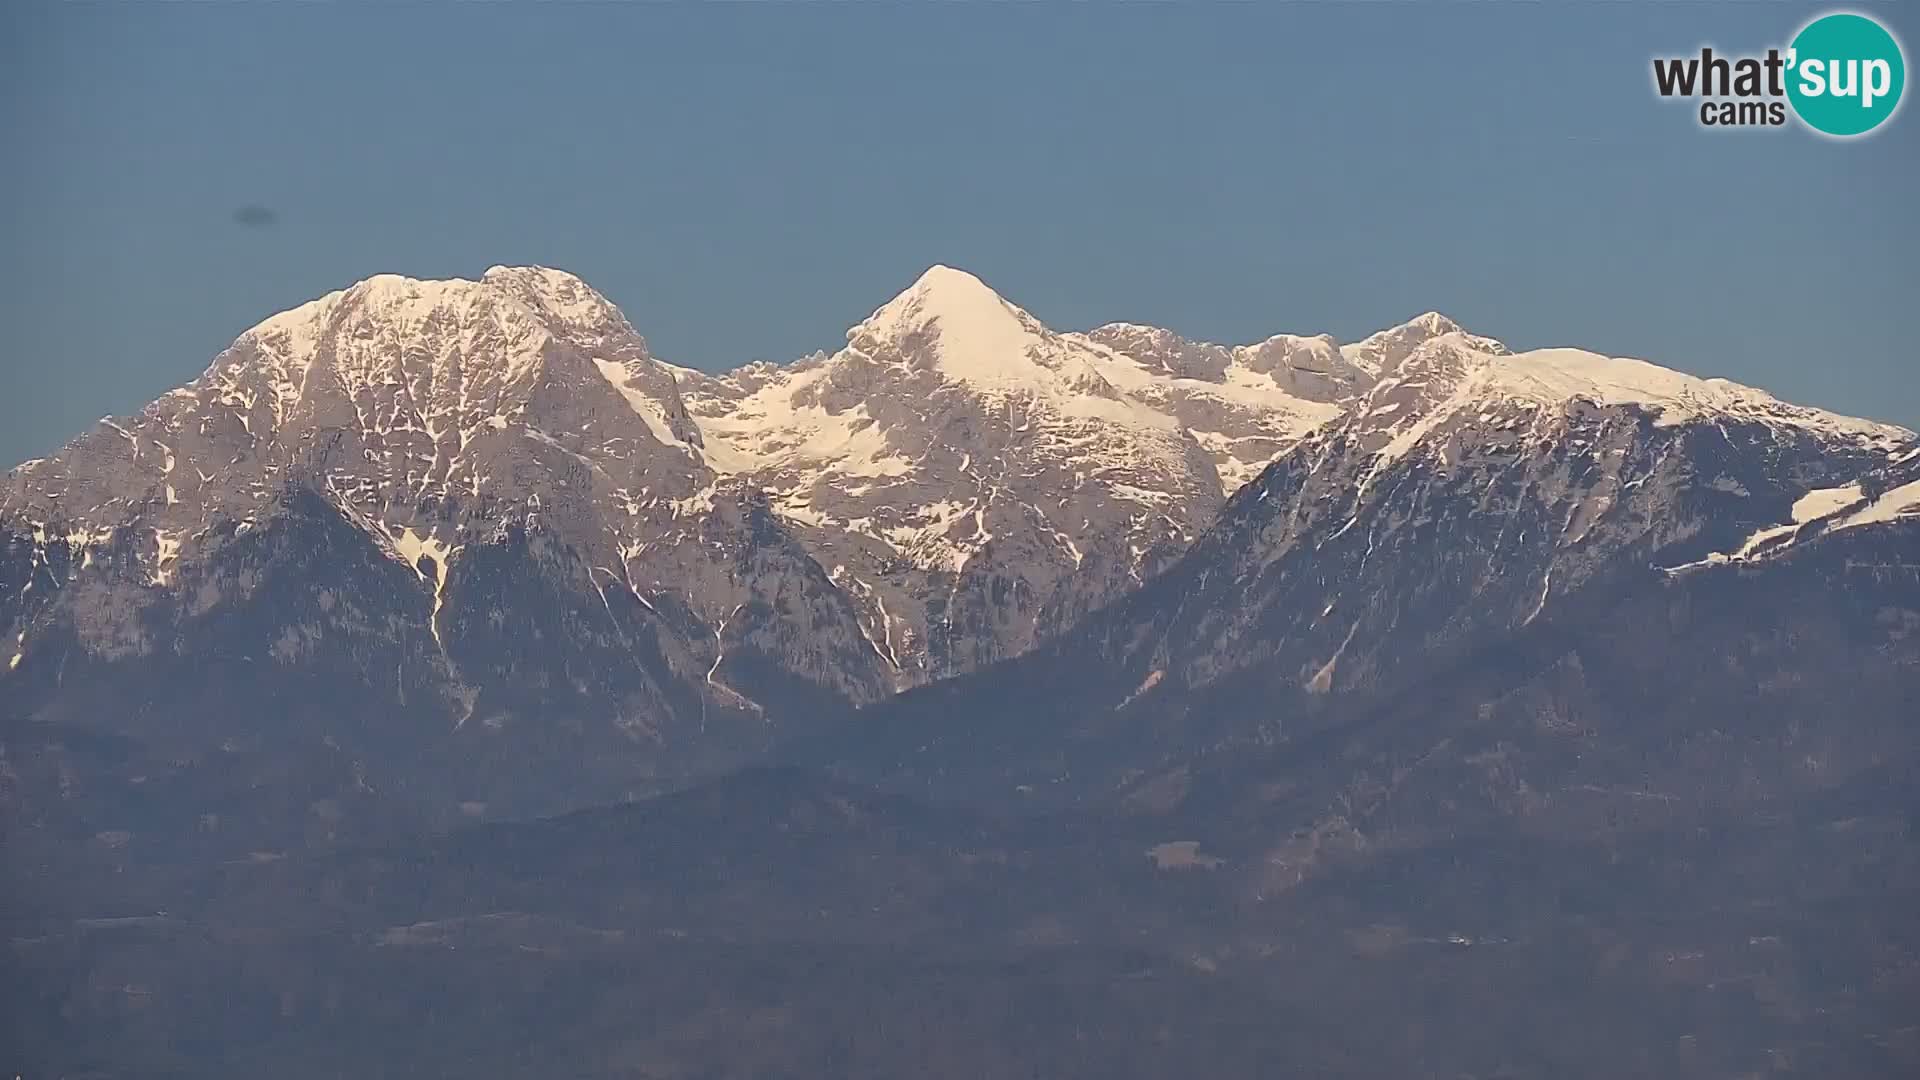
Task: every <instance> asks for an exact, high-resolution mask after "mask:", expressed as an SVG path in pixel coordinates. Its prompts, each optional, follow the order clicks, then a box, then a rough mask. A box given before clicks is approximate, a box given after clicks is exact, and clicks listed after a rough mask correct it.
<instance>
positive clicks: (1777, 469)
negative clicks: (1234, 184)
mask: <svg viewBox="0 0 1920 1080" xmlns="http://www.w3.org/2000/svg"><path fill="white" fill-rule="evenodd" d="M1914 446H1915V444H1914V437H1913V435H1912V433H1910V432H1907V431H1904V430H1902V429H1899V428H1893V427H1888V426H1885V425H1877V424H1872V423H1868V422H1865V421H1856V420H1851V419H1848V418H1843V417H1837V416H1833V415H1831V414H1826V413H1821V412H1818V411H1816V410H1809V409H1802V408H1799V407H1795V406H1790V405H1786V404H1784V403H1781V402H1778V401H1776V400H1774V399H1773V398H1771V397H1769V396H1767V395H1765V394H1764V393H1761V392H1759V391H1754V390H1750V389H1747V388H1743V387H1737V386H1733V385H1732V384H1727V383H1723V382H1718V381H1709V380H1700V379H1693V378H1691V377H1688V376H1682V375H1679V374H1678V373H1675V372H1671V371H1667V370H1665V369H1660V368H1655V367H1653V366H1652V365H1646V364H1641V363H1639V362H1637V361H1624V360H1612V359H1608V358H1604V357H1598V356H1594V355H1593V354H1587V353H1578V352H1575V351H1572V350H1547V351H1543V352H1539V353H1527V354H1517V355H1515V354H1508V353H1507V352H1506V351H1505V350H1502V349H1498V348H1493V347H1489V346H1488V345H1487V344H1486V343H1484V341H1483V340H1476V339H1472V338H1469V337H1467V336H1465V335H1462V334H1459V333H1457V332H1447V333H1443V334H1441V335H1440V336H1438V337H1435V338H1431V339H1429V340H1427V341H1426V342H1424V343H1422V344H1420V345H1418V346H1416V347H1415V348H1413V349H1412V350H1411V351H1408V352H1406V353H1405V355H1402V356H1399V357H1398V358H1397V359H1394V358H1388V359H1387V360H1384V361H1383V366H1382V368H1381V370H1380V372H1379V376H1378V379H1377V381H1376V382H1375V383H1374V384H1373V385H1372V386H1371V388H1370V389H1369V390H1368V391H1367V392H1366V393H1365V394H1364V395H1362V396H1361V397H1360V398H1359V399H1358V400H1357V401H1356V402H1355V404H1354V405H1353V406H1352V408H1351V411H1349V412H1348V413H1347V414H1346V415H1345V416H1343V417H1342V418H1340V419H1338V420H1336V421H1334V422H1333V423H1330V424H1328V425H1326V426H1324V427H1322V428H1320V429H1319V430H1317V431H1315V432H1313V433H1311V434H1309V435H1308V436H1306V437H1305V438H1304V439H1302V440H1301V441H1300V442H1299V443H1298V444H1297V445H1296V446H1295V447H1294V448H1293V449H1292V450H1291V451H1289V452H1288V453H1287V454H1285V455H1283V456H1282V457H1281V458H1280V459H1279V460H1278V461H1276V462H1275V463H1274V464H1273V465H1271V466H1270V467H1269V468H1268V469H1267V470H1266V471H1265V472H1264V473H1263V474H1262V475H1261V476H1260V477H1259V479H1257V480H1256V481H1255V482H1253V483H1251V484H1249V485H1248V486H1247V487H1245V488H1243V489H1242V490H1241V491H1240V492H1239V493H1238V494H1236V495H1235V496H1234V497H1233V499H1232V500H1230V501H1229V503H1228V504H1227V506H1226V508H1225V509H1224V510H1223V511H1222V512H1221V515H1220V518H1219V520H1218V521H1217V522H1216V523H1215V525H1214V526H1213V528H1212V529H1211V530H1209V531H1208V533H1207V534H1206V535H1205V536H1203V537H1202V538H1201V539H1200V540H1199V541H1197V542H1196V543H1195V544H1194V545H1193V547H1192V548H1191V549H1190V550H1189V551H1188V553H1187V554H1186V555H1185V556H1184V557H1183V558H1182V559H1181V560H1180V561H1179V562H1178V563H1177V564H1176V565H1174V566H1173V567H1172V568H1171V569H1169V570H1168V571H1167V572H1166V573H1164V574H1162V575H1161V576H1159V577H1158V578H1156V579H1154V580H1152V581H1150V582H1148V583H1147V584H1146V585H1145V586H1144V587H1143V588H1141V589H1139V590H1137V591H1135V592H1133V593H1131V594H1129V595H1128V596H1127V597H1125V598H1124V599H1122V600H1121V601H1120V602H1118V603H1116V604H1114V605H1113V606H1111V607H1109V608H1107V609H1105V610H1103V611H1101V612H1099V613H1097V614H1096V615H1095V616H1093V617H1092V618H1090V619H1088V620H1087V621H1085V622H1084V623H1082V624H1081V625H1079V626H1077V627H1076V628H1075V629H1074V630H1073V631H1071V632H1070V633H1068V634H1066V635H1063V636H1062V637H1061V638H1059V639H1058V640H1056V641H1055V642H1052V643H1049V644H1048V645H1046V646H1045V647H1043V648H1042V649H1040V650H1039V651H1037V652H1036V653H1034V654H1033V655H1031V656H1029V657H1026V658H1023V659H1022V660H1020V661H1018V662H1016V663H1014V664H1011V665H1007V666H1006V667H1005V668H1003V669H999V670H996V671H994V672H988V673H984V674H983V675H982V676H981V677H980V678H978V679H974V680H961V681H957V682H955V683H954V684H952V685H949V686H942V687H934V688H929V689H927V690H925V691H921V692H917V693H916V694H913V695H910V696H909V697H908V698H906V699H903V700H902V701H901V703H900V707H899V708H898V709H895V710H891V711H889V712H888V713H886V714H885V716H884V717H883V718H882V719H881V720H880V721H877V722H876V723H874V724H872V725H862V726H861V727H860V728H859V729H858V730H857V732H856V733H855V734H853V735H851V736H850V738H851V739H852V740H853V741H854V742H860V741H862V740H870V741H871V746H859V747H848V746H846V745H844V744H835V745H836V746H838V749H839V750H843V751H845V752H846V755H847V756H848V757H849V758H851V759H854V760H864V761H868V762H871V763H872V767H874V768H876V769H877V770H879V775H880V776H882V777H885V776H891V775H899V776H903V777H912V778H925V779H928V780H931V779H932V778H934V777H939V778H940V779H939V781H938V783H940V784H942V785H947V790H949V791H966V790H973V789H971V788H970V787H969V785H971V784H975V783H979V784H986V785H989V788H988V790H998V791H1000V792H1001V793H1003V794H1004V793H1005V792H1006V791H1009V790H1012V789H1015V788H1020V789H1024V790H1025V791H1027V792H1029V793H1031V794H1033V796H1034V797H1045V796H1047V795H1049V794H1058V795H1060V796H1061V797H1069V798H1076V799H1077V798H1083V797H1086V796H1088V795H1089V794H1091V793H1094V792H1098V791H1101V790H1105V789H1108V788H1110V786H1111V785H1113V784H1116V783H1121V782H1123V781H1124V780H1125V778H1127V777H1128V776H1130V775H1133V774H1134V773H1135V771H1136V770H1140V769H1146V768H1151V767H1152V766H1153V764H1154V763H1156V762H1160V761H1163V760H1165V759H1166V757H1167V755H1172V754H1177V753H1190V752H1192V751H1193V750H1195V749H1196V748H1199V749H1205V748H1209V747H1223V746H1230V745H1239V746H1249V745H1260V744H1265V743H1270V742H1273V741H1276V740H1283V739H1288V738H1292V737H1294V736H1295V735H1297V734H1300V733H1303V732H1307V731H1311V730H1313V728H1314V726H1315V725H1317V724H1320V723H1323V722H1328V718H1330V717H1338V716H1340V715H1343V712H1342V710H1343V709H1344V708H1345V706H1343V705H1342V704H1340V703H1341V701H1343V700H1344V699H1346V698H1349V697H1352V696H1355V695H1369V694H1378V693H1388V692H1393V691H1395V690H1398V689H1403V688H1406V687H1410V686H1414V685H1418V684H1419V682H1420V681H1421V680H1422V679H1423V678H1427V677H1430V676H1432V675H1433V674H1434V673H1435V672H1437V671H1440V670H1443V669H1444V668H1445V667H1446V665H1448V664H1450V663H1454V662H1456V661H1457V659H1458V657H1459V656H1461V655H1462V653H1463V652H1465V651H1468V650H1471V649H1473V648H1477V647H1479V646H1480V644H1481V643H1483V642H1485V641H1486V640H1487V639H1488V637H1489V635H1499V634H1504V633H1514V632H1520V631H1523V630H1525V629H1526V628H1527V627H1529V626H1530V625H1532V624H1534V623H1535V622H1537V621H1540V620H1543V619H1545V620H1551V619H1552V618H1553V617H1554V616H1555V615H1556V614H1557V613H1558V612H1559V610H1560V609H1561V607H1562V605H1564V604H1567V603H1570V602H1572V603H1580V604H1588V603H1592V602H1594V600H1593V599H1592V598H1593V597H1594V596H1595V595H1596V590H1598V591H1602V592H1603V591H1604V589H1605V588H1606V587H1607V586H1606V584H1605V583H1606V582H1609V581H1612V580H1616V579H1618V578H1619V576H1620V575H1629V576H1631V575H1640V576H1646V575H1656V576H1657V575H1659V574H1663V573H1667V572H1670V571H1673V570H1675V569H1677V568H1685V567H1688V566H1691V565H1695V564H1699V565H1706V566H1712V565H1715V564H1718V563H1727V562H1746V561H1753V560H1755V559H1764V558H1766V557H1768V556H1769V554H1770V553H1773V552H1777V551H1781V550H1791V548H1792V546H1793V545H1794V544H1796V543H1805V542H1807V540H1808V539H1809V538H1813V537H1817V536H1819V535H1821V534H1823V533H1825V532H1829V531H1835V530H1838V529H1842V528H1855V529H1865V528H1868V527H1870V526H1876V525H1881V526H1884V525H1890V524H1896V523H1898V522H1900V521H1901V520H1903V518H1904V517H1907V516H1911V515H1912V514H1913V513H1914V512H1915V507H1916V506H1920V497H1916V496H1914V495H1913V489H1912V488H1910V487H1909V486H1908V483H1909V481H1910V480H1911V477H1909V476H1908V475H1907V473H1908V472H1909V471H1910V470H1911V469H1912V468H1914V467H1915V464H1914V463H1915V462H1916V461H1920V455H1917V454H1916V452H1915V449H1914ZM1874 493H1877V494H1874ZM1782 523H1786V524H1784V525H1783V524H1782ZM1903 535H1904V534H1903ZM1223 695H1224V696H1223ZM1023 702H1035V703H1037V704H1031V705H1029V704H1022V703H1023ZM968 716H971V717H1001V716H1004V717H1006V718H1007V720H1006V725H1007V726H1004V727H1003V726H1001V725H999V724H998V723H984V722H980V721H964V720H963V719H962V717H968ZM835 752H838V751H835ZM1012 763H1017V765H1016V764H1012ZM1007 769H1011V770H1012V772H1007V771H1004V770H1007ZM896 770H897V772H896ZM916 782H917V780H916Z"/></svg>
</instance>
